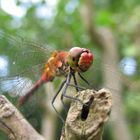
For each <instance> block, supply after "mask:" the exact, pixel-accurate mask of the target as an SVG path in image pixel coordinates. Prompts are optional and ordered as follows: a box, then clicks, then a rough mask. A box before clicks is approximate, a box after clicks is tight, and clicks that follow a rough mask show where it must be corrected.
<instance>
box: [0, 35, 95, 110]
mask: <svg viewBox="0 0 140 140" xmlns="http://www.w3.org/2000/svg"><path fill="white" fill-rule="evenodd" d="M11 41H13V39H12V38H11ZM21 45H22V44H21ZM3 49H5V48H3ZM23 49H25V48H23ZM25 53H28V51H27V52H26V50H25ZM92 62H93V54H92V53H91V51H90V50H89V49H86V48H80V47H72V48H71V49H70V50H69V51H67V52H66V51H53V52H52V54H51V56H50V58H49V59H48V61H47V62H46V63H45V64H43V65H44V69H43V71H42V74H41V77H40V78H39V79H38V80H37V81H36V83H35V84H34V85H33V86H32V87H31V88H30V89H29V90H28V91H26V93H24V94H25V95H24V96H21V97H20V98H19V106H21V105H23V104H24V103H25V102H26V101H27V100H28V98H29V97H31V96H32V95H33V94H34V93H35V91H36V90H37V89H38V88H39V87H40V86H42V85H43V84H44V83H47V82H49V81H53V79H54V78H55V77H57V76H58V77H59V76H65V77H66V80H64V81H63V82H62V84H61V86H60V88H59V90H58V92H57V93H56V95H55V96H54V98H53V100H52V106H53V108H54V109H55V107H54V101H55V99H56V97H57V95H58V94H59V92H60V91H61V89H62V88H63V86H64V85H65V86H64V90H63V92H62V95H61V100H62V103H63V97H66V98H69V99H73V100H78V99H76V98H74V97H72V96H69V95H66V90H67V88H68V86H69V85H70V80H71V77H73V79H74V85H71V86H75V88H76V90H77V91H79V88H80V87H79V86H78V84H77V80H76V77H75V73H76V72H77V73H78V75H79V76H80V78H81V79H82V80H84V81H85V82H86V83H87V84H89V82H88V81H87V80H86V79H85V78H84V77H83V76H82V75H81V73H82V72H85V71H87V70H88V69H89V68H90V66H91V65H92ZM14 63H16V62H14ZM1 79H2V80H1V81H0V82H1V84H2V82H3V81H4V78H1ZM16 86H18V85H16ZM26 88H27V87H26ZM78 101H79V102H81V101H80V100H78ZM81 103H82V102H81ZM63 105H64V103H63ZM55 111H56V112H57V110H56V109H55Z"/></svg>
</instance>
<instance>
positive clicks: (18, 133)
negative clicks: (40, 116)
mask: <svg viewBox="0 0 140 140" xmlns="http://www.w3.org/2000/svg"><path fill="white" fill-rule="evenodd" d="M0 130H2V131H4V132H5V133H6V134H7V135H8V136H9V139H10V140H45V139H44V138H43V137H42V136H41V135H40V134H38V133H37V132H36V131H35V130H34V129H33V128H32V126H31V125H30V124H29V123H28V122H27V121H26V120H25V118H24V117H23V116H22V115H21V114H20V113H19V111H18V110H17V109H16V108H15V107H14V106H13V105H12V104H11V103H10V102H9V101H8V100H7V99H6V97H5V96H0Z"/></svg>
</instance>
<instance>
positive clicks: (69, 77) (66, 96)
mask: <svg viewBox="0 0 140 140" xmlns="http://www.w3.org/2000/svg"><path fill="white" fill-rule="evenodd" d="M71 76H72V73H71V71H70V72H69V74H68V76H67V80H66V86H65V87H64V90H63V92H62V95H61V101H62V104H63V106H65V104H64V102H63V97H65V98H69V99H71V100H75V101H79V102H80V103H81V104H83V102H82V101H81V100H79V99H77V98H75V97H72V96H68V95H66V91H67V88H68V86H69V83H70V80H71Z"/></svg>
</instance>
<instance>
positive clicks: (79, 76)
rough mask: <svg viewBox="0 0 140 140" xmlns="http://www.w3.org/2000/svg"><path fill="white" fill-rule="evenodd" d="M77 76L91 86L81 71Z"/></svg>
mask: <svg viewBox="0 0 140 140" xmlns="http://www.w3.org/2000/svg"><path fill="white" fill-rule="evenodd" d="M78 75H79V77H80V78H81V79H82V80H83V81H84V82H85V83H86V84H88V85H89V86H91V84H90V83H89V82H88V81H87V80H86V79H85V78H84V77H83V76H82V75H81V73H79V72H78Z"/></svg>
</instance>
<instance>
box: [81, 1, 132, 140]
mask: <svg viewBox="0 0 140 140" xmlns="http://www.w3.org/2000/svg"><path fill="white" fill-rule="evenodd" d="M92 6H93V4H92V0H86V1H85V4H84V5H83V6H82V7H81V11H80V12H81V17H82V21H83V24H84V25H85V28H86V30H87V32H88V34H89V37H90V38H91V41H92V42H93V44H96V45H98V47H100V49H101V52H102V70H103V79H104V85H105V87H111V88H112V90H111V89H110V90H111V92H112V94H113V102H114V103H113V107H114V108H113V110H112V113H111V114H112V122H113V131H114V136H115V139H116V140H131V135H130V133H129V130H128V126H127V123H126V119H125V115H124V113H123V112H122V110H121V108H123V103H122V100H121V92H122V87H121V79H120V73H119V71H118V70H117V69H118V68H117V67H118V63H119V62H118V60H119V58H118V53H117V43H116V40H115V38H114V36H113V34H112V31H111V30H110V29H107V28H106V29H100V30H97V28H96V26H95V25H94V21H93V20H92V17H93V9H92ZM106 64H107V65H109V66H110V68H109V69H110V71H113V72H110V71H109V70H107V69H105V67H106ZM113 89H116V90H113ZM115 94H116V95H117V96H116V95H115Z"/></svg>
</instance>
